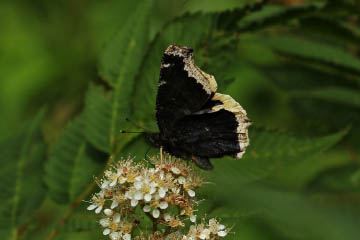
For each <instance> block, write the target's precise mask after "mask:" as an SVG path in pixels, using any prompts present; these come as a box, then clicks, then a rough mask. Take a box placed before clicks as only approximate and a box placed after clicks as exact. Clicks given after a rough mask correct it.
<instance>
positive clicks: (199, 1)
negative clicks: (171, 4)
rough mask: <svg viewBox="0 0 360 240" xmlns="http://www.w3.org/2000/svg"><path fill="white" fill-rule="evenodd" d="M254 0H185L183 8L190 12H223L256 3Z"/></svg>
mask: <svg viewBox="0 0 360 240" xmlns="http://www.w3.org/2000/svg"><path fill="white" fill-rule="evenodd" d="M256 3H257V1H256V0H243V1H237V0H225V1H217V0H192V1H187V2H186V5H185V8H186V9H187V11H188V12H190V13H195V12H203V13H209V12H223V11H229V10H233V9H236V8H243V7H245V6H247V5H254V4H256Z"/></svg>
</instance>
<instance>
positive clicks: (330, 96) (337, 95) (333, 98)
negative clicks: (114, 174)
mask: <svg viewBox="0 0 360 240" xmlns="http://www.w3.org/2000/svg"><path fill="white" fill-rule="evenodd" d="M290 94H291V95H292V96H293V97H298V98H314V99H320V100H325V101H329V102H334V103H340V104H345V105H349V106H353V107H356V108H359V107H360V93H359V90H353V89H350V88H341V87H328V88H320V89H312V90H306V91H293V92H290Z"/></svg>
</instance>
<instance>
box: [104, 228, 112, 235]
mask: <svg viewBox="0 0 360 240" xmlns="http://www.w3.org/2000/svg"><path fill="white" fill-rule="evenodd" d="M110 232H111V230H110V229H108V228H105V229H104V231H103V234H104V235H109V233H110Z"/></svg>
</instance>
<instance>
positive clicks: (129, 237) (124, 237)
mask: <svg viewBox="0 0 360 240" xmlns="http://www.w3.org/2000/svg"><path fill="white" fill-rule="evenodd" d="M123 239H124V240H131V235H130V234H129V233H127V234H125V235H124V236H123Z"/></svg>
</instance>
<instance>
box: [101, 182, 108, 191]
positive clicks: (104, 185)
mask: <svg viewBox="0 0 360 240" xmlns="http://www.w3.org/2000/svg"><path fill="white" fill-rule="evenodd" d="M108 186H109V181H108V180H104V181H103V183H102V184H101V187H100V188H101V189H105V188H107V187H108Z"/></svg>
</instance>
